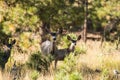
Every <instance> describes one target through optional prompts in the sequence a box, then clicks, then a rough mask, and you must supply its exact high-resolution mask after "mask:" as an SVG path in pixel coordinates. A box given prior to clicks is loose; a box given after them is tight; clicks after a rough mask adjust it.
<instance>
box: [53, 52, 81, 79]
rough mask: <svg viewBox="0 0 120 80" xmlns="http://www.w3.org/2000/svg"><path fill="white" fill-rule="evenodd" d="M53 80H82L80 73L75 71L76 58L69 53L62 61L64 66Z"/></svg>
mask: <svg viewBox="0 0 120 80" xmlns="http://www.w3.org/2000/svg"><path fill="white" fill-rule="evenodd" d="M55 80H82V76H81V73H80V72H79V71H78V70H77V58H75V56H74V53H71V54H70V55H69V56H67V57H66V58H65V60H64V65H62V66H61V68H60V70H58V71H57V73H56V75H55Z"/></svg>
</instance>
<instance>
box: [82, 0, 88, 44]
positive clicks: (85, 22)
mask: <svg viewBox="0 0 120 80" xmlns="http://www.w3.org/2000/svg"><path fill="white" fill-rule="evenodd" d="M87 16H88V0H85V20H84V26H83V41H84V42H85V43H86V41H87Z"/></svg>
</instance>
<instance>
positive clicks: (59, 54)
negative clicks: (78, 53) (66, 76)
mask: <svg viewBox="0 0 120 80" xmlns="http://www.w3.org/2000/svg"><path fill="white" fill-rule="evenodd" d="M67 39H68V40H70V41H71V44H70V46H69V47H68V48H65V49H58V50H57V51H56V53H55V68H56V66H57V61H58V60H64V58H65V57H66V56H67V55H69V54H70V53H71V52H74V50H75V45H76V42H77V41H78V40H80V39H81V35H79V36H78V38H77V40H74V39H72V38H71V37H70V36H67Z"/></svg>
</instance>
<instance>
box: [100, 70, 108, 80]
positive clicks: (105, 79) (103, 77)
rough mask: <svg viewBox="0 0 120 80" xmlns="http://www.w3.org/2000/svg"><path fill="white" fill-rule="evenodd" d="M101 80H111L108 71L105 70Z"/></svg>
mask: <svg viewBox="0 0 120 80" xmlns="http://www.w3.org/2000/svg"><path fill="white" fill-rule="evenodd" d="M101 80H109V71H108V69H104V70H103V71H102V74H101Z"/></svg>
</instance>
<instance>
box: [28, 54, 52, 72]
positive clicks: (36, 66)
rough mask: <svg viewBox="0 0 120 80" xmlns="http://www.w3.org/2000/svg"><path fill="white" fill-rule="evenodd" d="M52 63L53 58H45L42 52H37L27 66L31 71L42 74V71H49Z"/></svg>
mask: <svg viewBox="0 0 120 80" xmlns="http://www.w3.org/2000/svg"><path fill="white" fill-rule="evenodd" d="M51 61H52V57H51V56H47V57H45V56H44V55H42V54H41V53H40V52H37V53H35V54H32V55H31V56H30V58H29V61H28V62H27V65H28V68H30V69H33V70H37V71H39V72H42V71H48V69H49V66H50V63H51Z"/></svg>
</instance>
